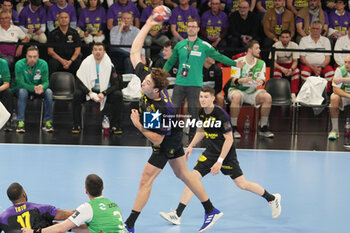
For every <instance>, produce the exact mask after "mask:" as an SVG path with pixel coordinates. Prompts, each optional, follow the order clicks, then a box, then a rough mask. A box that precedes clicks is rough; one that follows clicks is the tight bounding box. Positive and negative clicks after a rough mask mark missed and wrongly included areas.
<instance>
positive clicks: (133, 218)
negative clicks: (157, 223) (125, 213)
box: [125, 210, 140, 229]
mask: <svg viewBox="0 0 350 233" xmlns="http://www.w3.org/2000/svg"><path fill="white" fill-rule="evenodd" d="M139 215H140V212H137V211H135V210H132V211H131V214H130V215H129V217H128V219H127V220H126V221H125V224H126V225H127V226H128V227H129V229H131V228H133V227H134V225H135V222H136V219H137V218H138V217H139Z"/></svg>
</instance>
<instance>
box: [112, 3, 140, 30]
mask: <svg viewBox="0 0 350 233" xmlns="http://www.w3.org/2000/svg"><path fill="white" fill-rule="evenodd" d="M125 11H129V12H130V13H131V15H132V17H133V23H132V25H133V26H135V27H137V28H140V12H139V10H138V9H137V6H136V5H135V4H134V3H132V2H129V1H128V0H118V1H117V2H116V3H114V4H113V5H112V6H111V7H110V8H109V9H108V12H107V28H108V30H112V28H113V27H114V26H117V25H119V24H120V21H121V19H122V14H123V12H125Z"/></svg>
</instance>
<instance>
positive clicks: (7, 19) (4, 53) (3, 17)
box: [0, 11, 29, 71]
mask: <svg viewBox="0 0 350 233" xmlns="http://www.w3.org/2000/svg"><path fill="white" fill-rule="evenodd" d="M0 26H1V27H0V42H12V43H13V42H18V41H19V40H21V42H22V43H27V42H28V41H29V39H28V37H26V34H25V33H24V32H23V31H22V30H21V29H20V28H19V27H18V26H15V25H12V24H11V15H10V13H9V12H7V11H2V12H1V13H0ZM22 50H23V45H18V46H16V45H14V44H2V45H0V57H1V58H3V59H5V60H6V61H7V62H8V64H9V67H10V71H13V68H14V63H15V57H19V56H21V55H22Z"/></svg>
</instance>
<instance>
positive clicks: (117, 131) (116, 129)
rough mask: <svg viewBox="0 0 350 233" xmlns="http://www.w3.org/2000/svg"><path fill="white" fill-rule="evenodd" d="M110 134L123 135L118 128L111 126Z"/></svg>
mask: <svg viewBox="0 0 350 233" xmlns="http://www.w3.org/2000/svg"><path fill="white" fill-rule="evenodd" d="M111 132H112V133H113V134H115V135H120V134H122V133H123V130H122V129H121V128H120V127H119V126H113V127H112V128H111Z"/></svg>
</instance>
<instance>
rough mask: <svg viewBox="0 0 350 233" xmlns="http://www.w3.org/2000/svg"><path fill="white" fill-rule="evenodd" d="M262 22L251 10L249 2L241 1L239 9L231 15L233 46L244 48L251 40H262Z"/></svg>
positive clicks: (230, 24)
mask: <svg viewBox="0 0 350 233" xmlns="http://www.w3.org/2000/svg"><path fill="white" fill-rule="evenodd" d="M260 27H261V23H260V20H259V18H258V16H257V15H256V14H255V13H253V12H250V11H249V3H248V2H247V1H243V2H240V3H239V10H238V11H235V12H234V13H232V14H231V15H230V16H229V34H230V35H231V36H232V38H231V47H234V48H244V47H245V46H246V45H247V44H248V42H249V41H251V40H253V39H254V40H257V41H259V40H260Z"/></svg>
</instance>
